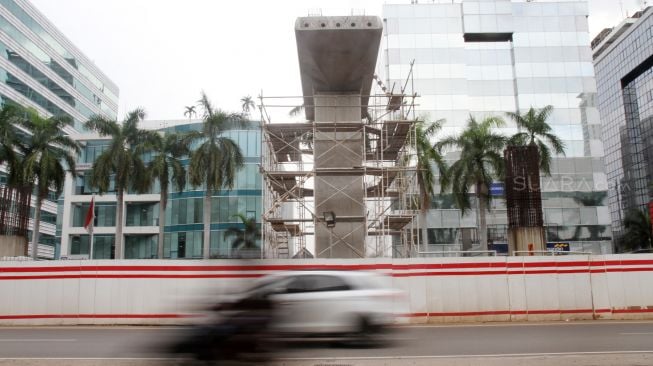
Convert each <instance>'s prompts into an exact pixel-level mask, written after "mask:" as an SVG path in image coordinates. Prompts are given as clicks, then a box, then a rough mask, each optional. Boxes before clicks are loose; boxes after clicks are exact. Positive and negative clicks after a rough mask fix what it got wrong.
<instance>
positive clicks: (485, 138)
mask: <svg viewBox="0 0 653 366" xmlns="http://www.w3.org/2000/svg"><path fill="white" fill-rule="evenodd" d="M504 124H505V123H504V121H503V120H502V119H501V118H499V117H487V118H485V119H483V120H482V121H481V122H478V121H477V120H476V119H475V118H474V117H473V116H471V115H470V116H469V119H468V120H467V127H466V128H465V130H464V131H463V132H462V133H461V134H460V135H458V136H450V137H447V138H445V139H443V140H441V141H440V142H439V143H438V145H437V146H438V149H446V148H453V149H455V150H456V151H460V158H459V159H458V160H457V161H456V162H454V163H453V164H452V165H451V166H450V167H449V171H448V175H449V177H448V180H446V182H445V183H446V185H445V186H444V187H443V189H444V188H447V187H448V186H449V185H451V186H452V191H453V192H452V193H453V196H454V201H455V202H456V206H458V208H459V209H460V211H461V212H462V214H463V215H464V214H465V213H466V212H467V211H468V210H469V209H471V201H470V194H469V190H470V188H472V187H474V189H475V191H476V199H477V202H478V213H479V224H480V225H479V226H480V227H479V231H480V233H479V240H480V243H481V249H482V250H487V222H486V217H485V215H486V211H487V209H488V207H489V202H490V199H491V196H490V194H489V189H490V185H491V184H492V181H493V180H495V179H499V178H501V177H502V176H503V173H504V162H503V154H502V152H503V149H504V148H505V146H506V143H507V138H506V137H505V136H503V135H501V134H499V133H496V132H494V131H492V129H493V128H494V127H501V126H503V125H504Z"/></svg>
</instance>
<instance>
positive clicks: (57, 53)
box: [0, 0, 119, 258]
mask: <svg viewBox="0 0 653 366" xmlns="http://www.w3.org/2000/svg"><path fill="white" fill-rule="evenodd" d="M118 93H119V90H118V87H117V86H116V85H115V84H114V83H113V82H112V81H111V80H110V79H109V78H108V77H107V76H106V75H105V74H104V73H102V71H100V70H99V69H98V68H97V67H96V66H95V65H94V64H93V63H92V62H91V61H90V59H89V58H87V57H86V56H84V54H83V53H82V52H81V51H80V50H79V49H78V48H77V47H75V46H74V45H73V44H72V43H71V42H70V41H69V40H68V39H67V38H66V37H65V36H64V35H63V34H62V33H61V32H60V31H59V30H57V28H56V27H55V26H54V25H53V24H52V23H51V22H50V21H48V20H47V19H46V18H45V16H44V15H43V14H41V13H40V12H39V11H38V10H37V9H36V8H35V7H34V6H33V5H32V4H31V3H29V2H28V1H26V0H0V99H1V100H2V103H17V104H20V105H22V106H25V107H30V108H34V109H36V110H37V111H38V112H39V113H40V114H41V115H42V116H46V117H48V116H52V115H65V116H69V117H70V118H71V119H72V120H73V125H72V126H69V127H67V128H66V129H65V132H66V133H68V134H71V135H72V134H76V133H78V132H80V131H82V129H83V127H82V124H83V123H84V122H85V121H86V120H87V119H88V118H89V117H90V116H91V115H93V114H102V115H105V116H107V117H110V118H115V117H116V114H117V111H118ZM5 177H6V175H5V174H4V173H0V180H2V179H4V178H5ZM33 199H34V198H33ZM57 199H58V197H56V196H55V195H54V194H53V195H51V197H50V199H49V200H47V201H45V202H44V203H43V209H42V223H41V227H40V231H41V235H40V243H41V244H43V245H42V246H41V247H40V248H39V256H40V257H43V258H53V257H55V249H54V248H55V246H56V242H57V239H56V237H57V233H56V227H57V225H56V223H57V222H56V221H57V219H58V218H60V216H61V213H62V212H60V211H59V212H58V205H57ZM59 208H60V209H62V208H63V206H62V205H59ZM31 225H32V224H31V223H30V227H31ZM42 252H43V253H42Z"/></svg>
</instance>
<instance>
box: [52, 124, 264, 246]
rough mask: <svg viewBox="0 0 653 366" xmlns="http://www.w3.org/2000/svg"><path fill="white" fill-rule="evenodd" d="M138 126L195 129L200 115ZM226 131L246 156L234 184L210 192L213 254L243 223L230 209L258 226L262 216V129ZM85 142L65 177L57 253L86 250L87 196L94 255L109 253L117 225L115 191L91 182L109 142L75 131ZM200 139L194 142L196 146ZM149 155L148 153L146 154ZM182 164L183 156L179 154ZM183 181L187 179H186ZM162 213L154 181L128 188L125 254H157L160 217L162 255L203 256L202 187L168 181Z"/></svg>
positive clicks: (166, 130) (173, 130) (124, 225)
mask: <svg viewBox="0 0 653 366" xmlns="http://www.w3.org/2000/svg"><path fill="white" fill-rule="evenodd" d="M141 127H142V128H146V129H153V130H158V131H161V132H178V133H183V132H185V131H190V130H200V129H201V127H202V124H201V122H200V121H190V122H189V121H188V120H185V121H145V122H143V123H142V126H141ZM224 136H225V137H229V138H231V139H233V140H234V141H235V142H236V143H237V144H238V145H239V146H240V148H241V150H242V152H243V155H244V156H245V165H244V167H243V168H242V169H240V170H239V171H238V173H237V175H236V181H235V184H234V188H233V189H231V190H221V191H219V192H214V195H213V198H212V203H211V243H210V245H211V249H210V255H211V257H212V258H229V257H231V256H232V254H233V253H232V247H231V241H232V238H230V237H225V235H224V233H225V231H226V230H227V229H229V228H231V227H237V228H242V224H240V219H239V218H238V217H235V216H234V215H235V214H242V215H244V216H245V217H248V218H250V217H254V218H256V221H257V223H259V226H260V217H261V209H262V208H261V197H262V196H261V192H262V191H261V182H262V180H261V175H260V173H259V165H258V164H259V163H260V156H261V150H260V149H261V134H260V129H259V127H258V124H257V123H252V124H251V125H250V127H247V128H242V129H234V130H229V131H227V132H225V133H224ZM78 138H79V139H80V140H82V141H84V142H85V147H84V149H83V151H82V154H81V155H80V157H79V160H78V161H79V162H78V164H79V166H81V167H82V168H83V169H85V170H82V171H80V174H79V176H78V177H76V178H75V179H74V180H72V179H70V181H69V183H68V184H67V186H66V192H65V193H64V196H65V203H64V213H63V219H62V223H61V225H62V238H61V256H64V257H71V256H88V255H89V254H90V248H89V239H90V237H89V234H88V232H87V231H86V230H85V229H84V228H83V226H84V218H85V216H86V213H87V211H88V208H89V205H90V201H91V197H93V196H94V197H95V204H96V210H95V214H96V218H95V229H94V237H93V259H112V258H114V253H115V248H114V242H115V228H116V196H115V192H108V193H106V194H104V195H102V196H100V195H98V193H97V191H96V190H95V189H94V188H93V187H92V186H91V185H90V183H89V178H90V171H89V169H90V167H91V165H92V164H93V162H94V161H95V159H96V158H97V157H98V156H99V155H100V154H101V153H102V151H104V149H105V148H106V147H107V146H108V143H109V140H107V139H104V138H99V137H98V136H97V135H79V136H78ZM198 144H199V143H196V146H197V145H198ZM145 160H148V157H147V156H146V157H145ZM184 164H185V165H186V166H187V164H188V161H187V160H184ZM187 182H188V180H187ZM170 189H171V191H172V192H171V193H170V194H169V195H168V203H167V209H166V211H165V213H163V214H162V213H161V212H160V210H159V200H160V191H159V186H158V184H155V185H154V187H152V189H151V191H149V192H146V193H145V194H137V193H135V192H127V193H126V194H125V210H124V220H125V221H124V222H123V234H124V236H125V258H126V259H149V258H156V257H157V247H158V234H159V219H163V220H165V229H164V230H165V234H164V243H163V252H164V258H170V259H175V258H202V247H203V243H202V241H203V234H202V233H203V227H204V226H203V223H202V222H203V210H202V208H203V198H204V190H203V188H202V187H193V186H191V185H190V183H187V184H186V187H184V189H183V190H181V191H179V192H177V191H174V189H175V187H174V186H173V185H172V184H171V185H170Z"/></svg>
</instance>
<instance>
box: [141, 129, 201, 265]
mask: <svg viewBox="0 0 653 366" xmlns="http://www.w3.org/2000/svg"><path fill="white" fill-rule="evenodd" d="M190 142H191V141H190V138H189V135H178V134H176V133H169V134H166V135H164V136H161V135H157V136H156V138H155V139H154V145H153V151H154V152H155V154H156V155H155V156H154V158H153V159H152V160H151V161H150V163H149V164H148V170H149V175H150V176H151V177H152V178H155V179H157V180H158V181H159V185H160V188H161V198H160V200H159V241H158V243H159V245H158V251H157V254H158V258H159V259H162V258H163V229H164V227H165V220H164V217H165V211H166V206H167V204H168V186H169V184H170V182H171V178H172V183H173V184H174V186H175V187H176V188H177V190H178V191H181V190H183V189H184V186H185V185H186V169H185V168H184V165H183V164H182V163H181V158H182V157H183V156H188V155H189V154H190Z"/></svg>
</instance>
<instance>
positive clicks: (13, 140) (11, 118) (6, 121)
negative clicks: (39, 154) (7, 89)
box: [0, 104, 25, 168]
mask: <svg viewBox="0 0 653 366" xmlns="http://www.w3.org/2000/svg"><path fill="white" fill-rule="evenodd" d="M24 115H25V110H24V109H23V108H21V107H20V106H18V105H14V104H3V105H2V108H0V164H3V163H7V164H8V167H9V168H11V163H12V161H13V159H14V158H15V157H16V154H15V151H16V147H17V144H19V143H20V139H19V132H18V130H17V128H16V126H19V125H21V124H23V121H24V119H23V116H24Z"/></svg>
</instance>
